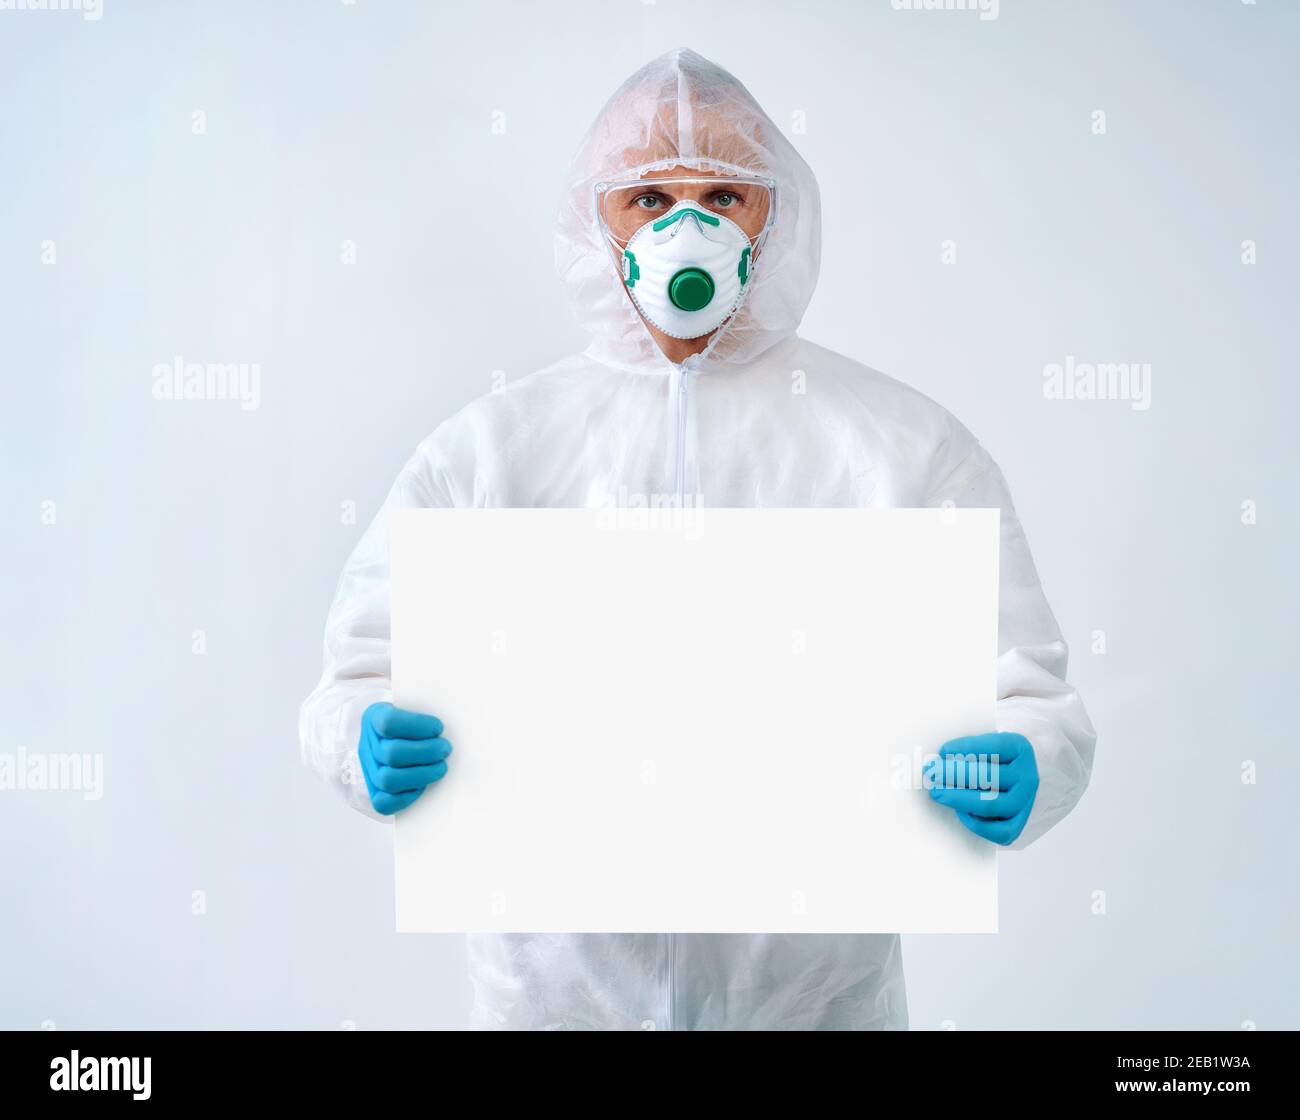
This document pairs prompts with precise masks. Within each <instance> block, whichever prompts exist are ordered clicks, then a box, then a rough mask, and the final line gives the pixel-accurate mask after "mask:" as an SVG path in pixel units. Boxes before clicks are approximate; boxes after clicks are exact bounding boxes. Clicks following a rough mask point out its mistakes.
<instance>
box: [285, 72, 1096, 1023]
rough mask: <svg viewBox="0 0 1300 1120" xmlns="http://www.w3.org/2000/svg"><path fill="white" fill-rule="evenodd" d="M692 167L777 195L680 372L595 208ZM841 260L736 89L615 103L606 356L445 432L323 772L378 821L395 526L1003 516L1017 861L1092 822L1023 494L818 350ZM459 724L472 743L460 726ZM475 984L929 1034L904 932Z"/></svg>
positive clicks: (343, 602) (342, 590) (614, 1007)
mask: <svg viewBox="0 0 1300 1120" xmlns="http://www.w3.org/2000/svg"><path fill="white" fill-rule="evenodd" d="M673 167H685V168H689V169H692V170H696V171H713V172H716V173H718V174H721V175H743V176H762V177H765V178H768V179H771V180H774V181H775V183H776V184H777V186H776V198H777V212H776V217H775V223H774V225H773V227H772V229H771V231H770V233H769V235H768V237H767V239H766V241H765V242H764V243H763V244H762V246H761V249H760V250H759V253H758V255H756V257H755V271H754V278H753V280H752V281H751V290H750V291H749V292H748V294H747V298H746V300H745V301H744V302H743V303H742V304H741V306H740V308H739V309H738V310H737V312H736V313H735V314H734V315H733V316H732V318H731V319H730V320H729V321H728V322H726V323H725V324H724V325H723V326H722V328H721V329H720V330H719V331H718V332H717V333H716V334H715V335H714V336H713V338H712V340H711V341H710V344H709V346H708V348H707V350H705V352H703V353H702V354H700V355H697V356H695V357H693V358H690V359H688V360H687V361H686V362H685V363H683V365H681V366H675V365H673V364H672V363H671V362H669V361H668V360H667V359H666V358H665V357H664V355H663V353H662V352H661V350H660V349H659V347H658V346H657V345H656V343H655V342H654V340H653V339H652V337H651V336H650V334H649V333H648V331H647V330H646V328H645V325H644V323H643V322H642V320H641V319H640V317H639V316H638V314H637V311H636V309H635V308H634V307H633V305H632V303H631V301H630V300H629V299H628V296H627V293H626V291H625V290H624V287H623V281H622V278H621V277H620V274H619V272H618V269H617V267H616V265H615V261H614V257H613V255H612V253H611V250H610V247H609V245H608V243H607V242H606V241H605V240H604V237H603V235H602V232H601V230H600V228H599V226H598V222H597V217H596V208H595V204H594V201H593V192H594V188H595V185H596V183H597V182H601V181H605V180H611V179H617V178H620V177H622V178H626V177H627V176H628V175H629V174H633V175H635V174H638V173H640V172H641V171H646V170H658V169H667V168H673ZM819 257H820V205H819V201H818V192H817V184H816V181H815V180H814V178H813V175H812V172H811V171H810V169H809V168H808V166H807V165H806V164H805V163H804V161H803V160H802V159H801V158H800V156H799V155H798V153H796V152H795V150H794V148H793V147H792V146H791V145H790V143H789V142H788V141H787V140H786V138H785V137H784V136H783V135H782V133H781V132H780V130H779V129H778V128H777V127H776V126H775V125H774V124H773V123H772V121H771V120H769V119H768V117H767V115H766V114H765V113H764V112H763V111H762V109H760V108H759V106H758V104H757V103H756V102H755V101H754V99H753V98H752V97H751V96H750V95H749V93H748V92H747V91H746V90H745V89H744V87H743V86H741V85H740V83H739V82H737V81H736V80H735V79H734V78H733V77H731V76H730V75H729V74H727V73H726V72H725V71H723V70H721V69H720V68H718V67H717V66H715V65H713V64H712V63H710V62H708V61H707V60H705V59H703V58H701V57H700V56H699V55H697V54H694V53H693V52H691V51H685V50H679V51H673V52H671V53H669V54H667V55H664V56H663V57H661V58H658V59H656V60H655V61H653V62H651V63H650V64H649V65H647V66H645V67H644V68H642V69H641V70H639V71H638V72H637V73H636V74H634V75H633V76H632V77H631V78H630V79H628V81H627V82H625V83H624V85H623V86H622V88H620V89H619V90H618V91H617V92H616V93H615V94H614V96H613V97H612V98H611V99H610V101H609V103H608V104H607V105H606V107H605V109H604V110H603V112H602V113H601V114H600V116H599V117H598V118H597V120H596V122H595V124H594V125H593V126H592V128H591V130H590V132H589V133H588V135H587V137H586V139H585V140H584V142H583V144H582V146H581V148H580V150H579V152H578V155H577V157H576V159H575V161H574V164H573V168H572V173H571V175H570V178H569V184H568V192H567V195H566V197H565V199H564V202H563V204H562V208H561V211H560V216H559V222H558V229H557V235H556V259H557V265H558V269H559V272H560V275H561V277H562V279H563V281H564V283H565V284H566V285H567V286H568V289H569V291H570V293H571V294H572V297H573V304H574V307H575V308H576V310H577V314H578V316H579V318H580V319H581V321H582V323H583V325H584V326H585V327H586V328H587V329H588V330H589V331H590V332H591V334H592V336H593V341H592V343H591V345H590V346H589V347H588V349H587V350H586V351H584V352H583V353H581V354H577V355H574V356H572V357H569V358H565V359H564V360H562V361H560V362H557V363H556V364H554V365H552V366H549V367H548V368H546V369H543V370H541V371H539V372H537V373H534V374H532V375H531V376H528V377H525V378H523V379H522V380H519V381H516V382H514V383H512V384H510V385H509V386H508V387H507V388H506V389H505V390H504V391H502V392H498V393H493V394H491V395H489V396H485V397H483V398H482V399H480V400H478V401H475V402H474V403H472V404H470V405H469V406H468V407H466V408H465V409H463V410H462V411H461V412H460V413H459V414H457V415H456V416H454V417H452V418H451V419H449V420H447V421H445V422H444V423H443V424H441V425H440V426H439V427H438V428H437V430H436V431H435V432H434V433H433V434H432V435H431V436H429V437H428V438H427V439H426V440H425V441H424V442H423V443H422V444H420V446H419V447H418V448H417V450H416V452H415V454H414V456H413V457H412V458H411V460H410V461H409V462H408V463H407V464H406V466H405V467H404V468H403V469H402V471H401V473H400V474H399V475H398V477H397V481H396V483H395V484H394V486H393V489H392V492H391V494H390V495H389V497H388V499H387V501H386V503H385V505H384V508H383V510H382V511H381V512H380V514H379V515H378V517H377V518H376V520H375V521H374V523H373V524H372V525H371V526H370V528H369V529H368V530H367V532H366V533H365V535H364V537H363V538H362V540H361V541H360V543H359V544H358V545H357V547H356V550H355V551H354V552H353V554H352V556H351V558H350V559H349V560H348V563H347V566H346V568H345V570H344V572H343V575H342V578H341V580H340V583H339V587H338V592H337V595H336V597H335V600H334V604H333V607H332V609H331V611H330V615H329V620H328V623H327V628H326V634H325V671H324V675H323V677H322V678H321V681H320V684H319V685H318V686H317V688H316V689H315V691H314V692H313V693H312V694H311V696H310V697H308V699H307V701H306V702H305V704H304V705H303V708H302V715H301V735H302V749H303V756H304V758H305V760H306V761H307V762H308V763H309V764H310V765H311V766H312V767H313V769H315V770H316V771H318V772H319V773H320V774H321V775H322V776H324V777H325V778H327V779H328V780H329V781H331V782H332V783H334V784H335V785H336V786H337V787H338V788H339V789H340V791H341V792H342V794H343V795H344V797H346V799H347V800H348V801H349V802H350V803H351V804H352V805H353V806H354V807H355V808H357V809H358V810H360V811H362V812H364V813H371V814H372V815H373V811H372V810H371V808H370V805H369V801H368V799H367V795H366V789H365V785H364V783H363V782H361V781H360V780H359V778H358V776H357V762H356V749H357V740H358V733H359V727H360V723H361V715H362V712H363V711H364V710H365V709H366V708H367V707H368V706H369V705H370V704H373V703H375V702H376V701H379V700H388V699H391V685H390V679H389V678H390V671H389V608H388V555H387V553H388V540H387V527H386V523H385V516H386V514H387V512H388V511H389V510H393V509H399V508H404V507H410V506H426V507H428V506H432V507H443V506H457V507H460V506H474V507H479V506H587V505H596V504H605V503H608V502H610V501H617V502H621V503H626V502H627V501H629V500H633V499H635V498H638V497H641V498H652V497H658V496H661V495H664V494H665V493H668V494H676V495H678V496H684V497H685V498H686V499H687V500H691V499H692V498H694V497H695V496H697V495H698V496H699V500H702V501H703V502H704V504H706V505H708V506H938V505H942V504H943V503H945V502H948V501H951V502H953V503H955V504H956V505H959V506H982V507H992V506H996V507H999V508H1000V509H1001V511H1002V542H1001V568H1000V570H1001V593H1000V594H1001V598H1000V612H999V659H998V703H997V722H998V729H999V730H1003V731H1018V732H1020V733H1022V734H1023V735H1025V736H1026V738H1028V739H1029V741H1030V742H1031V743H1032V744H1033V747H1034V750H1035V752H1036V755H1037V759H1038V766H1039V771H1040V774H1041V786H1040V788H1039V791H1038V797H1037V801H1036V803H1035V805H1034V808H1033V812H1032V815H1031V816H1030V818H1029V821H1028V824H1027V826H1026V828H1025V830H1024V832H1023V833H1022V834H1021V836H1020V837H1019V839H1018V840H1017V841H1016V842H1015V844H1014V845H1012V846H1013V847H1016V848H1021V847H1024V846H1025V845H1026V844H1029V843H1031V842H1032V841H1033V840H1035V839H1036V838H1037V837H1039V836H1041V835H1042V834H1043V833H1044V832H1046V831H1047V830H1048V829H1049V828H1051V827H1052V825H1054V824H1055V823H1056V822H1057V821H1059V820H1060V819H1061V818H1062V817H1063V816H1064V815H1065V814H1066V813H1067V812H1068V811H1069V810H1070V808H1071V807H1072V806H1073V805H1074V804H1075V802H1076V801H1077V800H1078V799H1079V796H1080V795H1081V794H1082V792H1083V789H1084V787H1085V786H1086V784H1087V782H1088V776H1089V771H1090V768H1091V762H1092V754H1093V744H1094V740H1095V735H1094V732H1093V730H1092V727H1091V725H1090V724H1089V721H1088V717H1087V714H1086V713H1085V711H1084V708H1083V705H1082V703H1081V702H1080V699H1079V696H1078V694H1077V693H1076V692H1075V690H1074V689H1073V688H1071V687H1070V685H1068V684H1067V683H1066V681H1065V668H1066V647H1065V643H1064V642H1063V640H1062V638H1061V634H1060V631H1059V630H1058V628H1057V625H1056V622H1055V620H1054V618H1053V616H1052V612H1051V609H1050V608H1049V607H1048V604H1047V601H1046V600H1045V598H1044V597H1043V592H1042V589H1041V587H1040V586H1039V582H1038V576H1037V573H1036V572H1035V570H1034V563H1033V560H1032V558H1031V556H1030V553H1029V546H1028V544H1027V542H1026V540H1025V535H1024V533H1023V532H1022V530H1021V528H1020V523H1019V522H1018V521H1017V519H1016V515H1015V512H1014V510H1013V508H1012V504H1011V499H1010V496H1009V495H1008V492H1007V487H1006V483H1005V481H1004V480H1003V477H1002V474H1001V472H1000V471H999V470H998V468H997V466H996V465H995V464H994V462H993V461H992V459H990V457H989V456H988V454H987V453H986V452H985V451H984V450H983V448H981V447H980V445H979V444H978V443H977V442H976V441H975V439H974V437H973V436H971V434H970V433H969V432H968V431H967V430H966V429H965V428H964V427H962V425H961V424H959V423H958V422H957V421H956V420H955V419H953V417H952V416H950V415H949V414H948V413H947V412H945V411H944V410H943V409H942V408H940V407H939V406H938V405H936V404H935V403H933V402H932V401H930V400H928V399H927V398H926V397H924V396H922V395H921V394H920V393H917V392H914V391H913V390H911V389H909V388H907V387H906V386H904V385H902V384H900V383H898V382H896V381H894V380H891V379H890V378H888V377H886V376H884V375H883V374H880V373H876V372H875V371H873V370H870V369H867V368H866V367H864V366H862V365H859V364H858V363H857V362H854V361H852V360H850V359H848V358H844V357H841V356H840V355H838V354H834V353H831V352H830V351H828V350H824V349H822V348H821V347H820V346H816V345H814V344H813V343H811V342H807V341H805V340H803V339H801V338H799V337H798V336H797V335H796V333H795V331H796V328H797V327H798V325H799V321H800V318H801V317H802V315H803V312H804V309H805V308H806V307H807V305H808V301H809V299H810V298H811V296H812V292H813V287H814V285H815V283H816V279H817V272H818V265H819ZM796 385H798V386H799V390H796V388H795V386H796ZM435 714H437V715H439V716H440V717H442V718H443V719H444V720H445V721H446V723H447V725H448V734H449V736H450V737H451V738H453V739H454V738H455V727H456V713H455V711H453V710H450V709H448V710H446V711H439V712H437V713H435ZM934 746H935V747H936V748H937V747H938V746H939V744H937V743H936V744H934ZM451 765H452V771H453V775H454V768H455V760H454V758H453V760H452V764H451ZM867 855H869V853H864V856H867ZM470 965H471V970H472V978H473V982H474V988H475V1013H474V1018H475V1024H476V1025H479V1026H489V1027H491V1026H501V1027H511V1028H631V1029H647V1028H651V1027H654V1028H658V1029H708V1028H749V1029H754V1028H792V1029H808V1028H852V1029H864V1028H866V1029H869V1028H892V1029H905V1028H906V1026H907V1002H906V995H905V991H904V982H903V968H902V960H901V954H900V946H899V940H898V938H897V937H896V936H893V935H870V936H839V935H832V936H817V935H781V936H768V935H732V934H727V935H694V934H693V935H659V934H621V935H594V934H572V935H564V936H557V935H550V934H547V935H520V934H516V935H507V936H498V935H471V937H470Z"/></svg>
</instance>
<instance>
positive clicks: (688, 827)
mask: <svg viewBox="0 0 1300 1120" xmlns="http://www.w3.org/2000/svg"><path fill="white" fill-rule="evenodd" d="M391 533H392V535H391V558H392V626H393V629H392V641H393V647H392V653H393V689H394V702H395V703H396V704H397V705H398V706H399V707H404V708H410V709H414V710H417V711H422V712H433V713H434V714H436V715H438V716H439V717H441V718H442V719H443V720H444V721H445V723H446V727H447V730H446V735H447V737H448V738H449V739H451V741H452V743H453V744H454V754H453V755H452V758H451V764H450V771H449V773H448V775H447V777H446V778H445V779H443V780H442V781H441V782H440V783H437V784H436V785H434V786H432V787H430V788H429V789H428V790H427V791H426V792H425V794H424V795H423V796H422V797H421V799H420V800H419V801H418V802H416V804H415V805H414V806H412V807H411V808H410V809H408V810H406V811H404V812H402V813H400V814H398V816H397V820H396V859H395V867H396V877H397V928H398V930H399V931H403V932H459V931H501V932H523V931H536V932H573V931H586V932H630V931H645V932H681V933H689V932H755V933H759V932H774V933H775V932H809V933H812V932H823V933H832V932H834V933H848V932H863V933H869V932H900V933H946V932H953V933H956V932H962V933H970V932H995V931H996V929H997V869H996V867H997V865H996V859H995V848H994V846H993V845H991V844H989V843H988V842H986V841H984V840H980V839H978V838H977V837H975V836H973V835H972V834H971V833H969V832H967V831H966V830H965V829H963V828H962V827H961V825H960V824H959V822H958V821H957V820H956V818H955V816H954V814H953V813H952V811H951V810H948V809H944V808H942V807H940V806H937V805H935V804H934V803H933V802H932V801H931V799H930V797H929V795H928V794H927V793H926V792H925V790H924V789H923V788H922V785H921V777H920V769H921V762H922V759H923V757H924V756H926V755H927V754H928V753H929V752H931V751H933V750H934V749H936V748H937V747H938V746H939V745H940V744H941V743H943V742H944V741H945V740H947V739H949V738H952V737H954V736H956V735H973V734H978V733H981V732H985V731H991V730H993V729H994V699H995V662H996V653H997V583H998V576H997V563H998V511H997V510H952V509H949V510H910V509H909V510H875V509H716V510H715V509H687V510H684V511H682V510H676V511H669V510H633V509H621V510H613V509H608V510H596V509H439V510H406V511H400V512H397V513H395V514H393V515H392V530H391Z"/></svg>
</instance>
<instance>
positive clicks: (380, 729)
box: [357, 703, 451, 816]
mask: <svg viewBox="0 0 1300 1120" xmlns="http://www.w3.org/2000/svg"><path fill="white" fill-rule="evenodd" d="M441 736H442V720H440V719H439V718H438V717H437V716H425V715H421V714H420V713H419V712H407V711H404V710H403V709H401V708H394V707H393V705H392V704H387V703H384V704H371V705H370V707H368V708H367V709H366V710H365V714H364V715H362V717H361V741H360V742H359V743H358V744H357V756H358V757H359V758H360V760H361V773H362V774H363V775H364V776H365V779H366V790H367V792H369V794H370V804H371V805H373V806H374V807H375V812H376V813H383V814H384V815H385V816H388V815H389V814H392V813H396V812H400V811H401V810H402V809H405V808H406V807H407V806H408V805H411V804H413V803H414V802H415V801H416V799H417V798H418V797H419V796H420V794H422V793H423V792H424V789H425V787H426V786H427V785H429V784H430V783H431V782H436V781H438V780H439V779H441V778H442V777H443V776H444V775H445V774H446V773H447V761H446V760H447V756H448V755H449V754H451V744H450V743H449V742H447V740H446V739H443V738H442V737H441Z"/></svg>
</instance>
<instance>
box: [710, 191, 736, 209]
mask: <svg viewBox="0 0 1300 1120" xmlns="http://www.w3.org/2000/svg"><path fill="white" fill-rule="evenodd" d="M739 201H740V199H738V198H737V197H736V196H735V195H734V194H732V193H731V192H730V191H719V192H718V193H717V194H715V195H714V196H713V205H714V206H716V207H717V208H718V209H719V210H726V209H728V208H729V207H732V206H734V205H735V204H736V203H737V202H739Z"/></svg>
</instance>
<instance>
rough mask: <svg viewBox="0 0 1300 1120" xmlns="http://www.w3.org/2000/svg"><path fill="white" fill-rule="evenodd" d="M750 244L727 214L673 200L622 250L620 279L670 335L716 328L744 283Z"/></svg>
mask: <svg viewBox="0 0 1300 1120" xmlns="http://www.w3.org/2000/svg"><path fill="white" fill-rule="evenodd" d="M752 257H753V246H752V245H751V244H750V242H749V238H748V237H746V236H745V231H744V230H743V229H741V228H740V227H739V226H738V225H736V223H735V222H733V221H732V220H731V219H730V218H724V217H723V216H722V215H721V214H710V213H709V212H708V211H707V210H704V209H702V208H701V207H699V206H697V205H696V204H695V203H694V202H679V203H678V204H677V205H676V206H674V207H673V208H672V209H671V210H670V211H668V213H667V214H666V215H664V217H662V218H660V219H659V220H658V221H657V222H647V223H646V224H645V225H643V226H642V227H641V228H640V229H639V230H637V232H636V233H635V234H633V235H632V239H631V240H630V241H628V243H627V247H626V248H625V249H624V250H623V283H624V284H626V285H627V290H628V293H629V294H630V295H631V296H632V302H633V303H635V304H636V305H637V307H638V308H639V309H640V311H641V314H642V315H644V316H645V317H646V318H647V319H648V320H649V321H650V322H651V323H653V324H654V325H655V326H656V327H658V328H659V329H660V330H661V331H663V332H664V334H666V335H670V336H671V337H673V338H699V337H700V336H701V335H706V334H710V333H711V332H713V331H715V330H717V329H718V327H720V326H722V323H723V321H724V320H725V319H726V318H727V316H728V315H730V314H731V313H732V312H733V311H734V310H735V309H736V306H737V304H739V303H740V297H741V295H742V294H743V293H744V289H745V285H746V284H748V283H749V278H750V261H751V259H752Z"/></svg>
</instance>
